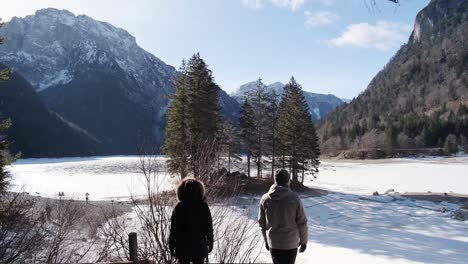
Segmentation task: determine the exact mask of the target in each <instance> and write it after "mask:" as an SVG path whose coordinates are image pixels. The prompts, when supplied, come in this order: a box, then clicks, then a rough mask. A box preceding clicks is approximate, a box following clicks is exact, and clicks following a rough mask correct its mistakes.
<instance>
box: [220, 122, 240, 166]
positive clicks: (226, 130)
mask: <svg viewBox="0 0 468 264" xmlns="http://www.w3.org/2000/svg"><path fill="white" fill-rule="evenodd" d="M239 140H240V139H239V132H238V131H237V130H236V128H235V127H234V126H233V125H232V122H231V121H226V122H225V123H224V125H223V140H222V147H223V151H222V152H223V154H225V155H226V156H227V159H228V160H227V162H228V164H227V167H228V168H227V170H228V172H229V173H231V167H232V165H233V164H234V163H238V162H239V161H240V160H241V157H240V142H239Z"/></svg>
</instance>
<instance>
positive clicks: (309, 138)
mask: <svg viewBox="0 0 468 264" xmlns="http://www.w3.org/2000/svg"><path fill="white" fill-rule="evenodd" d="M277 133H278V141H279V142H278V143H279V152H280V153H281V156H282V162H283V166H288V167H289V168H290V170H291V174H292V177H293V181H295V182H299V179H298V174H299V171H300V170H302V171H305V170H307V171H308V172H310V173H312V174H315V173H316V172H318V165H319V159H318V157H319V155H320V149H319V145H318V137H317V133H316V130H315V126H314V124H313V122H312V118H311V116H310V114H309V108H308V105H307V102H306V100H305V97H304V94H303V91H302V87H301V86H300V85H299V84H298V83H297V82H296V80H295V79H294V77H292V78H291V81H290V82H289V83H288V84H287V85H286V86H285V88H284V94H283V98H282V100H281V102H280V104H279V109H278V123H277ZM302 181H303V180H302Z"/></svg>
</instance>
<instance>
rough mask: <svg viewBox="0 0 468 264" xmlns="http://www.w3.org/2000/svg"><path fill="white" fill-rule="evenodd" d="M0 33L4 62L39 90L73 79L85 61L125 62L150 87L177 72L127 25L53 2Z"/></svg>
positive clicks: (0, 55)
mask: <svg viewBox="0 0 468 264" xmlns="http://www.w3.org/2000/svg"><path fill="white" fill-rule="evenodd" d="M0 34H1V35H2V36H4V37H5V39H6V41H5V45H2V47H0V59H1V60H2V62H4V63H5V64H6V65H10V66H13V67H14V68H17V69H18V70H19V71H20V72H21V73H22V74H23V76H24V77H25V78H26V79H27V80H28V81H29V82H30V83H31V84H32V85H33V86H34V87H35V89H36V90H39V91H42V90H45V89H47V88H49V87H52V86H56V85H60V84H66V83H68V82H70V81H71V80H73V79H74V76H75V75H76V71H77V70H78V69H82V68H83V65H85V66H89V65H101V66H107V67H104V68H112V67H114V68H115V67H120V68H121V69H122V70H123V71H124V72H125V73H126V74H127V77H128V78H131V79H135V80H136V82H137V83H138V86H137V87H136V89H139V90H146V91H148V93H150V92H153V91H154V90H156V89H161V88H163V89H164V88H166V87H167V83H164V82H163V81H162V80H161V78H158V77H157V76H163V77H165V78H166V77H167V78H172V77H173V75H174V74H175V69H174V68H173V67H172V66H168V65H166V64H165V63H163V62H162V61H161V60H159V59H158V58H156V57H155V56H154V55H152V54H150V53H148V52H146V51H145V50H143V49H142V48H141V47H139V46H138V44H137V43H136V40H135V37H133V36H132V35H130V34H129V33H128V32H127V31H126V30H124V29H121V28H118V27H115V26H113V25H111V24H109V23H106V22H101V21H97V20H94V19H93V18H91V17H88V16H86V15H78V16H75V15H74V14H73V13H71V12H69V11H67V10H58V9H54V8H47V9H41V10H38V11H37V12H36V13H35V14H34V15H29V16H26V17H24V18H16V17H15V18H13V19H12V20H11V21H10V22H8V23H6V25H5V26H4V27H3V28H2V29H1V30H0ZM167 78H166V79H167Z"/></svg>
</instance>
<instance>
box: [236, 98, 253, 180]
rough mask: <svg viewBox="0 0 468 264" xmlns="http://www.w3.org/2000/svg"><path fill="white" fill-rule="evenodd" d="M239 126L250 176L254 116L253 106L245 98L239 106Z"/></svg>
mask: <svg viewBox="0 0 468 264" xmlns="http://www.w3.org/2000/svg"><path fill="white" fill-rule="evenodd" d="M239 126H240V136H241V143H242V144H241V145H242V148H243V150H244V151H245V153H246V154H247V176H248V177H250V158H251V157H252V148H253V144H254V142H255V116H254V111H253V108H252V106H251V105H250V103H249V101H248V100H247V99H245V101H244V103H242V105H241V108H240V113H239Z"/></svg>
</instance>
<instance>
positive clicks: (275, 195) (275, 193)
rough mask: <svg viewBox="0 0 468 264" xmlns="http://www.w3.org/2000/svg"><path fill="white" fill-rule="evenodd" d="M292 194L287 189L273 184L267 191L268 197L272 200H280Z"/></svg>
mask: <svg viewBox="0 0 468 264" xmlns="http://www.w3.org/2000/svg"><path fill="white" fill-rule="evenodd" d="M291 194H292V191H291V189H290V188H289V187H285V186H280V185H276V184H273V185H272V186H271V187H270V190H269V191H268V197H270V198H271V199H272V200H281V199H283V198H285V197H288V196H289V195H291Z"/></svg>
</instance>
